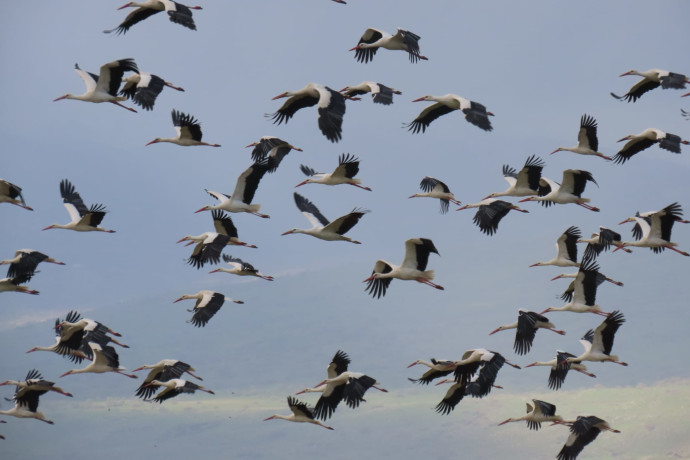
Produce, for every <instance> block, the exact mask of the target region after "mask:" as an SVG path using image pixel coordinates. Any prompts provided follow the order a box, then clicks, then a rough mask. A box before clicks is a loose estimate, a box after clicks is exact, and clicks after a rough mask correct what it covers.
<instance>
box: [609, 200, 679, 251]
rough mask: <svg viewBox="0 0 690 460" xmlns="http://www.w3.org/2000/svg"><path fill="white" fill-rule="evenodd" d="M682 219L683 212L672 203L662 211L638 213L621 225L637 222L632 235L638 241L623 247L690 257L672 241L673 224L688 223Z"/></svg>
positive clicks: (624, 243)
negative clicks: (664, 251) (665, 251)
mask: <svg viewBox="0 0 690 460" xmlns="http://www.w3.org/2000/svg"><path fill="white" fill-rule="evenodd" d="M682 217H683V210H682V208H681V207H680V205H679V204H678V203H671V204H670V205H668V206H666V207H665V208H664V209H661V210H660V211H650V212H645V213H643V214H640V213H637V214H636V215H635V216H633V217H628V218H627V219H625V220H624V221H623V222H621V223H620V224H624V223H626V222H635V226H634V227H633V229H632V234H633V237H634V238H635V240H636V241H624V242H623V243H622V246H623V247H626V246H634V247H640V248H649V249H651V250H652V251H654V253H656V254H658V253H660V252H662V251H663V250H664V249H670V250H672V251H675V252H677V253H678V254H681V255H683V256H690V254H688V253H687V252H685V251H681V250H680V249H678V248H676V246H677V245H678V243H674V242H672V241H671V230H672V229H673V224H674V223H676V222H686V221H684V220H683V219H682ZM616 250H617V249H615V250H614V252H615V251H616Z"/></svg>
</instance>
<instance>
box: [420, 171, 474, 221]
mask: <svg viewBox="0 0 690 460" xmlns="http://www.w3.org/2000/svg"><path fill="white" fill-rule="evenodd" d="M419 188H421V189H422V191H423V192H424V193H415V194H414V195H410V196H409V197H408V198H415V197H428V198H438V199H439V200H440V201H441V214H445V213H447V212H448V206H449V205H450V203H451V202H452V203H453V204H455V205H457V206H460V205H461V204H462V203H460V201H458V200H456V199H455V195H453V192H451V191H450V188H448V186H447V185H446V184H445V183H443V182H441V181H440V180H438V179H435V178H433V177H429V176H424V178H423V179H422V181H421V182H420V183H419Z"/></svg>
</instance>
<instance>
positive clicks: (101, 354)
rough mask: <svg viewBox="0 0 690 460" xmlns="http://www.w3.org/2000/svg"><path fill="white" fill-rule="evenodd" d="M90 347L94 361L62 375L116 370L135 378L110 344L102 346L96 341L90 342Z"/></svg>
mask: <svg viewBox="0 0 690 460" xmlns="http://www.w3.org/2000/svg"><path fill="white" fill-rule="evenodd" d="M89 347H91V350H92V353H93V361H91V362H90V363H89V364H88V365H87V366H86V367H84V368H81V369H70V370H68V371H67V372H65V373H64V374H62V375H61V376H60V377H64V376H66V375H70V374H84V373H88V372H91V373H95V374H102V373H104V372H115V373H117V374H120V375H124V376H126V377H129V378H132V379H135V378H137V376H136V375H133V374H128V373H126V372H123V371H125V368H124V367H120V358H119V356H118V355H117V352H116V351H115V349H114V348H113V347H111V346H109V345H104V346H101V345H99V344H97V343H95V342H89Z"/></svg>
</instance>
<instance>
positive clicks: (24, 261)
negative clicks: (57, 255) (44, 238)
mask: <svg viewBox="0 0 690 460" xmlns="http://www.w3.org/2000/svg"><path fill="white" fill-rule="evenodd" d="M41 262H50V263H53V264H56V265H65V263H64V262H60V261H59V260H56V259H53V258H52V257H49V256H47V255H46V254H43V253H42V252H39V251H36V250H34V249H19V250H18V251H15V253H14V257H13V258H11V259H5V260H0V265H7V264H9V268H8V269H7V276H8V277H9V278H14V277H17V276H25V275H27V276H28V277H29V278H28V279H27V281H28V280H29V279H31V277H32V276H33V275H34V273H36V267H37V266H38V264H40V263H41Z"/></svg>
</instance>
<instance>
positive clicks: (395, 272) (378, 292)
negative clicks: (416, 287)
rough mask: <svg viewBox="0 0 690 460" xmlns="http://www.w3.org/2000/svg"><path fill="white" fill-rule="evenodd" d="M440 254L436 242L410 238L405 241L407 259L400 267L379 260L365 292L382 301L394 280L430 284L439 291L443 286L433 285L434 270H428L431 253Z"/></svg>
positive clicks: (366, 281)
mask: <svg viewBox="0 0 690 460" xmlns="http://www.w3.org/2000/svg"><path fill="white" fill-rule="evenodd" d="M432 252H433V253H434V254H438V250H437V249H436V246H434V242H433V241H431V240H430V239H428V238H410V239H409V240H407V241H405V258H404V259H403V261H402V264H400V265H394V264H392V263H390V262H387V261H385V260H381V259H379V260H377V261H376V263H375V264H374V270H373V271H372V272H371V276H370V277H369V278H367V279H365V280H364V281H362V282H363V283H367V287H366V288H365V291H367V292H368V293H369V294H371V295H372V296H373V297H375V298H377V299H380V298H381V297H382V296H385V295H386V291H387V290H388V287H389V286H390V284H391V281H393V278H397V279H400V280H415V281H417V282H418V283H424V284H428V285H429V286H431V287H434V288H436V289H439V290H443V289H444V288H443V286H441V285H439V284H436V283H433V282H432V281H431V280H433V279H434V270H427V269H426V265H427V263H428V261H429V254H430V253H432Z"/></svg>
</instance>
